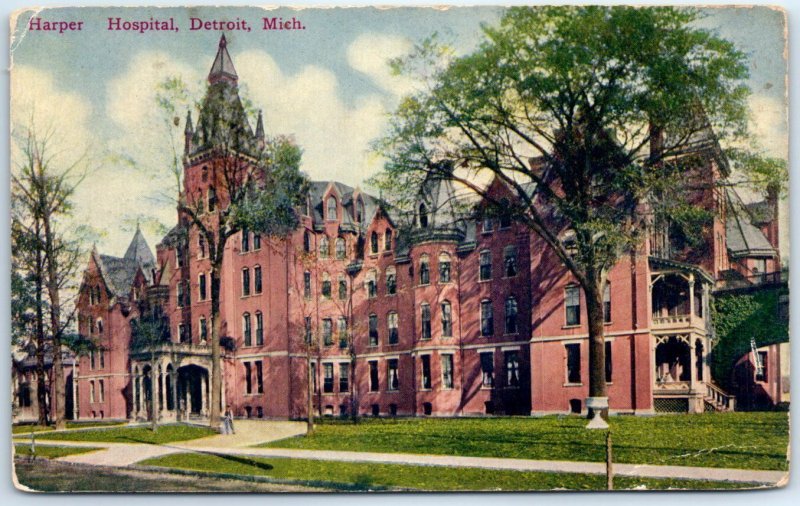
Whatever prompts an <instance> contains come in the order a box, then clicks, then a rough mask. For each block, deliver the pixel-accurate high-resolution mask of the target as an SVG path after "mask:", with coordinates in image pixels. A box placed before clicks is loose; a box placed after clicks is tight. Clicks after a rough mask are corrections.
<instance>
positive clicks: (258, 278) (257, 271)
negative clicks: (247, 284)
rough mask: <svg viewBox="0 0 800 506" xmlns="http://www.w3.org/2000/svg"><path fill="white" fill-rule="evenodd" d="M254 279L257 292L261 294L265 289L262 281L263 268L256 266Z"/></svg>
mask: <svg viewBox="0 0 800 506" xmlns="http://www.w3.org/2000/svg"><path fill="white" fill-rule="evenodd" d="M253 277H254V278H255V280H254V284H255V292H256V293H261V290H262V289H263V288H264V286H263V284H262V281H261V266H260V265H256V267H255V269H253Z"/></svg>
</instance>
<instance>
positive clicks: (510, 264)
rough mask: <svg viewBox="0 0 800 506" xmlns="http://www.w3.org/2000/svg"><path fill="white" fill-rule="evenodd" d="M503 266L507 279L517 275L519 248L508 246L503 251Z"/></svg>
mask: <svg viewBox="0 0 800 506" xmlns="http://www.w3.org/2000/svg"><path fill="white" fill-rule="evenodd" d="M503 265H504V266H505V271H506V272H505V275H506V277H507V278H510V277H513V276H516V275H517V248H516V247H515V246H506V247H505V249H503Z"/></svg>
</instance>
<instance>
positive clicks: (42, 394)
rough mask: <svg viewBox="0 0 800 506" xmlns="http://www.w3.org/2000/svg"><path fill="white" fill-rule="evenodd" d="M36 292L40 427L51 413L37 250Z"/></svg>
mask: <svg viewBox="0 0 800 506" xmlns="http://www.w3.org/2000/svg"><path fill="white" fill-rule="evenodd" d="M36 237H37V238H38V237H39V223H38V220H37V223H36ZM34 275H35V277H36V279H35V282H34V285H35V289H34V290H35V291H36V401H37V403H38V405H39V422H38V423H39V425H47V423H48V422H49V420H48V418H49V412H48V409H47V382H46V381H45V375H44V355H45V341H46V339H45V335H44V308H43V303H44V301H43V299H44V287H43V285H42V276H44V262H43V261H42V249H41V248H36V270H35V273H34Z"/></svg>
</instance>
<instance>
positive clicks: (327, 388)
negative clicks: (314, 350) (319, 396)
mask: <svg viewBox="0 0 800 506" xmlns="http://www.w3.org/2000/svg"><path fill="white" fill-rule="evenodd" d="M322 391H323V392H325V393H326V394H329V393H332V392H333V364H331V363H325V364H322Z"/></svg>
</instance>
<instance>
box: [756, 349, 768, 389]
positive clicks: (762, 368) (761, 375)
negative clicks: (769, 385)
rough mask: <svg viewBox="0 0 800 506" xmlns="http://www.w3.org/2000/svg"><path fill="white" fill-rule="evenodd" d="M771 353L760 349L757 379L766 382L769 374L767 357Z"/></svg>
mask: <svg viewBox="0 0 800 506" xmlns="http://www.w3.org/2000/svg"><path fill="white" fill-rule="evenodd" d="M768 358H769V355H768V354H767V352H766V351H759V352H758V367H757V368H756V381H763V382H766V381H767V379H768V378H769V376H767V359H768Z"/></svg>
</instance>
